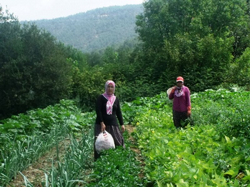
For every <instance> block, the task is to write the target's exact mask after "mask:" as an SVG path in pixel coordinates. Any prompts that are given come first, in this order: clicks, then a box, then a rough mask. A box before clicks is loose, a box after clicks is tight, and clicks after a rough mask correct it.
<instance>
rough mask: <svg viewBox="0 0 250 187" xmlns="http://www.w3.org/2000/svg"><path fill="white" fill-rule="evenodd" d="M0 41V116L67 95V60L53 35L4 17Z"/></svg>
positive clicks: (69, 88) (43, 105)
mask: <svg viewBox="0 0 250 187" xmlns="http://www.w3.org/2000/svg"><path fill="white" fill-rule="evenodd" d="M0 41H1V43H0V72H1V73H0V98H1V100H0V114H1V116H0V118H4V117H7V116H9V115H11V114H17V113H20V112H25V111H26V110H29V109H33V108H37V107H46V106H47V105H49V104H54V103H56V102H58V101H59V100H60V99H63V98H65V97H66V98H67V97H69V96H70V94H71V84H72V78H71V64H69V63H68V62H67V56H66V55H65V53H64V49H65V47H64V46H63V45H62V44H60V43H57V41H56V39H55V38H54V37H53V36H51V35H50V34H49V33H47V32H45V31H42V30H40V29H38V28H37V26H36V25H33V24H30V25H21V24H20V23H19V22H18V21H17V20H15V19H14V20H10V19H5V18H4V19H2V20H1V23H0Z"/></svg>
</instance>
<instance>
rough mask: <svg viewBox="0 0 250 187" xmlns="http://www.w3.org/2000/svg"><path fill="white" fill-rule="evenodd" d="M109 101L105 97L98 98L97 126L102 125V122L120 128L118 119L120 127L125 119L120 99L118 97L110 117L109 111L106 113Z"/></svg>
mask: <svg viewBox="0 0 250 187" xmlns="http://www.w3.org/2000/svg"><path fill="white" fill-rule="evenodd" d="M107 101H108V100H107V99H106V98H105V97H104V96H103V95H100V96H99V97H98V98H97V101H96V115H97V116H96V124H100V123H101V122H104V124H105V125H115V126H118V121H117V118H118V120H119V123H120V125H123V117H122V112H121V107H120V102H119V99H118V98H117V97H116V100H115V102H114V104H113V109H112V114H111V115H108V114H107V111H106V103H107Z"/></svg>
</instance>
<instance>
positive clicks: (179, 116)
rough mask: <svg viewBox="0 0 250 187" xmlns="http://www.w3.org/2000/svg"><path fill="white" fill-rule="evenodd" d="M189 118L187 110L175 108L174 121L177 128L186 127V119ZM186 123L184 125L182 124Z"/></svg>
mask: <svg viewBox="0 0 250 187" xmlns="http://www.w3.org/2000/svg"><path fill="white" fill-rule="evenodd" d="M187 118H188V116H187V111H185V112H177V111H174V110H173V121H174V126H175V127H176V128H180V127H184V126H186V125H187V124H188V122H186V121H185V120H186V119H187ZM181 124H184V125H181Z"/></svg>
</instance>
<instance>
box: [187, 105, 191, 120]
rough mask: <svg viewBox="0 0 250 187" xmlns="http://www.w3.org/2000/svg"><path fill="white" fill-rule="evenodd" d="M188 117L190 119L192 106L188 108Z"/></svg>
mask: <svg viewBox="0 0 250 187" xmlns="http://www.w3.org/2000/svg"><path fill="white" fill-rule="evenodd" d="M187 116H188V117H190V116H191V106H188V107H187Z"/></svg>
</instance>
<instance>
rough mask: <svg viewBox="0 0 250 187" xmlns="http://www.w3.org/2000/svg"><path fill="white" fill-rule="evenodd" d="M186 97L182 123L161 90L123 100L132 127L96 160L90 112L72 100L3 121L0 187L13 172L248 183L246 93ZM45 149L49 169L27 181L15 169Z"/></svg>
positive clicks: (105, 180) (122, 181)
mask: <svg viewBox="0 0 250 187" xmlns="http://www.w3.org/2000/svg"><path fill="white" fill-rule="evenodd" d="M191 101H192V119H191V120H190V123H189V125H188V126H187V127H184V128H181V129H175V127H174V125H173V122H172V103H171V101H169V100H168V99H167V97H166V93H161V94H159V95H156V96H155V97H140V98H137V99H136V100H134V101H133V102H129V103H127V102H124V103H123V104H122V111H123V116H124V120H125V122H126V124H131V125H132V126H133V127H134V129H135V130H134V131H133V132H132V133H131V134H130V133H128V131H126V132H125V133H124V137H125V141H126V142H125V144H126V148H125V149H122V148H117V149H115V150H108V151H105V152H103V154H102V156H101V158H100V159H98V160H97V161H96V162H94V159H93V145H94V144H93V139H94V137H93V129H92V128H93V123H94V120H95V113H94V112H88V113H81V111H80V109H79V108H77V107H76V105H75V104H74V103H73V101H69V100H62V101H61V102H60V103H59V104H57V105H54V106H48V107H47V108H45V109H37V110H32V111H29V112H27V114H19V115H17V116H12V117H11V118H8V119H5V120H2V121H1V122H0V132H1V134H0V149H1V156H0V161H1V165H0V186H13V183H12V180H13V179H14V178H15V176H16V175H17V174H21V175H22V178H23V181H22V183H23V186H46V187H49V186H62V187H70V186H98V187H100V186H103V187H104V186H109V187H110V186H116V187H117V186H121V187H122V186H124V187H128V186H129V187H130V186H131V187H134V186H159V187H160V186H164V187H165V186H173V187H174V186H177V187H184V186H200V187H204V186H235V187H237V186H249V185H250V165H249V164H250V140H249V137H250V131H249V128H250V123H249V121H250V114H249V111H250V105H249V103H250V93H249V92H247V91H243V90H239V89H235V90H231V91H228V90H225V89H219V90H207V91H205V92H201V93H194V94H192V95H191ZM131 136H132V138H133V140H135V141H131ZM65 139H68V140H70V143H69V144H68V145H65V146H66V148H65V150H66V151H65V153H63V154H61V153H60V151H59V145H60V143H61V142H62V141H63V140H65ZM52 148H55V149H56V151H57V155H58V156H57V157H56V158H51V160H52V164H51V168H50V169H46V170H45V169H44V168H39V169H41V170H43V172H44V177H43V178H42V179H41V180H40V181H39V183H38V182H34V181H31V180H30V179H29V176H25V175H24V174H23V173H22V171H23V170H25V168H27V167H28V166H30V165H31V164H32V163H34V162H35V161H36V160H38V159H39V157H41V156H42V155H44V154H45V153H46V152H49V150H51V149H52ZM135 149H137V150H138V151H134V150H135ZM60 155H61V156H60Z"/></svg>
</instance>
